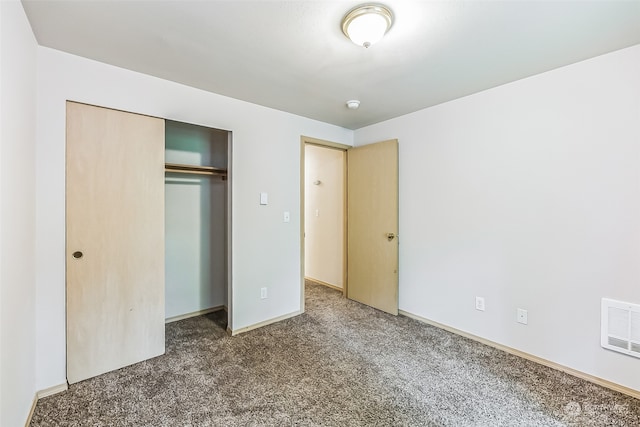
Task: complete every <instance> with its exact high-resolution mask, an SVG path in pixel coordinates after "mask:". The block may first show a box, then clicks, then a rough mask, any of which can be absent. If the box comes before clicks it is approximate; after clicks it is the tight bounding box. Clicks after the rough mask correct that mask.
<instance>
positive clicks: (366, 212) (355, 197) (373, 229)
mask: <svg viewBox="0 0 640 427" xmlns="http://www.w3.org/2000/svg"><path fill="white" fill-rule="evenodd" d="M347 156H348V167H347V176H348V178H347V193H348V195H347V216H348V231H347V236H348V237H347V239H348V242H347V248H348V249H347V251H348V255H347V283H348V285H347V297H348V298H350V299H353V300H355V301H358V302H361V303H363V304H367V305H370V306H371V307H375V308H377V309H379V310H382V311H386V312H387V313H391V314H394V315H397V314H398V237H397V235H398V140H396V139H394V140H390V141H384V142H379V143H376V144H370V145H364V146H361V147H356V148H352V149H349V150H348V152H347Z"/></svg>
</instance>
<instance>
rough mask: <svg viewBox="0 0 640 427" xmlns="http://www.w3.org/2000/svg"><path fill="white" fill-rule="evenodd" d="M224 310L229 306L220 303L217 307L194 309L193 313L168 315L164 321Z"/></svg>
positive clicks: (169, 321)
mask: <svg viewBox="0 0 640 427" xmlns="http://www.w3.org/2000/svg"><path fill="white" fill-rule="evenodd" d="M220 310H224V311H227V307H226V306H224V305H218V306H216V307H211V308H205V309H204V310H198V311H192V312H191V313H185V314H179V315H178V316H173V317H168V318H166V319H164V323H165V324H167V323H171V322H177V321H178V320H184V319H188V318H190V317H196V316H202V315H204V314H209V313H213V312H214V311H220Z"/></svg>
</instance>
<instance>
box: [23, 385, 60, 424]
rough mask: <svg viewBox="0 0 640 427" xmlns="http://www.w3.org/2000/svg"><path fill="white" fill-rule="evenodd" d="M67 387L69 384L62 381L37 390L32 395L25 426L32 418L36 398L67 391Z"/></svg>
mask: <svg viewBox="0 0 640 427" xmlns="http://www.w3.org/2000/svg"><path fill="white" fill-rule="evenodd" d="M68 389H69V384H67V383H63V384H58V385H54V386H53V387H49V388H45V389H44V390H40V391H37V392H36V394H35V395H34V396H33V402H32V403H31V410H30V411H29V416H28V417H27V421H26V422H25V424H24V425H25V427H29V424H31V418H33V412H34V411H35V410H36V405H37V404H38V400H40V399H42V398H43V397H47V396H53V395H54V394H58V393H61V392H63V391H67V390H68Z"/></svg>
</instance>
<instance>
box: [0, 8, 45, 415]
mask: <svg viewBox="0 0 640 427" xmlns="http://www.w3.org/2000/svg"><path fill="white" fill-rule="evenodd" d="M0 39H1V40H2V43H1V48H0V93H2V98H1V101H0V235H1V236H2V239H1V241H0V378H1V381H0V425H2V426H20V425H24V423H25V421H26V419H27V416H28V414H29V410H30V408H31V403H32V402H33V398H34V395H35V391H36V388H35V357H36V356H35V352H36V343H35V331H36V324H35V318H36V314H35V298H36V297H35V274H34V271H35V138H36V132H35V120H36V88H35V84H36V58H37V45H36V41H35V38H34V36H33V33H32V32H31V27H30V25H29V23H28V21H27V18H26V15H25V13H24V10H23V8H22V5H21V4H20V2H18V1H2V2H0Z"/></svg>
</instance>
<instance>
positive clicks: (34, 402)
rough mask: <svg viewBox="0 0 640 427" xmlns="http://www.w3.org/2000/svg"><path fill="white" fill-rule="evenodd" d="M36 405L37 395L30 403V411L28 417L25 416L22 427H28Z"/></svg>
mask: <svg viewBox="0 0 640 427" xmlns="http://www.w3.org/2000/svg"><path fill="white" fill-rule="evenodd" d="M37 404H38V393H36V394H34V395H33V402H31V409H30V410H29V415H28V416H27V421H25V423H24V427H29V426H30V425H31V418H32V417H33V413H34V412H35V410H36V405H37Z"/></svg>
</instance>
